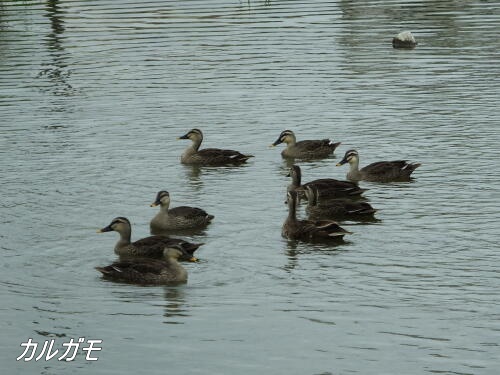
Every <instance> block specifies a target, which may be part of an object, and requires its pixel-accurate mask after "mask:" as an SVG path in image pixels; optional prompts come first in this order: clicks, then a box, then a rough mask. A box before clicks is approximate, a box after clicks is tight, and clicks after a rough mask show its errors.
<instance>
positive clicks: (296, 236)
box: [281, 191, 351, 241]
mask: <svg viewBox="0 0 500 375" xmlns="http://www.w3.org/2000/svg"><path fill="white" fill-rule="evenodd" d="M297 200H298V194H297V192H296V191H289V192H288V193H287V203H288V217H287V218H286V220H285V222H284V223H283V227H282V230H281V235H282V236H283V237H284V238H288V239H290V240H303V241H315V240H316V241H318V240H319V241H321V240H333V239H336V240H341V239H343V237H344V235H346V234H349V233H351V232H349V231H347V230H345V229H344V228H342V227H341V226H339V225H338V224H337V223H336V222H335V221H332V220H317V221H313V220H298V219H297V213H296V210H297Z"/></svg>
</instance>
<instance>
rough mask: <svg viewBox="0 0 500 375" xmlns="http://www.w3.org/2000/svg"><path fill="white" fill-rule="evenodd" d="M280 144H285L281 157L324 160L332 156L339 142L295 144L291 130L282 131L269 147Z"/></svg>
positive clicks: (307, 141)
mask: <svg viewBox="0 0 500 375" xmlns="http://www.w3.org/2000/svg"><path fill="white" fill-rule="evenodd" d="M280 143H286V148H285V149H284V150H283V151H281V156H282V157H284V158H298V159H316V158H326V157H328V156H330V155H331V154H333V152H334V151H335V149H336V148H337V147H338V146H339V145H340V142H332V141H330V140H329V139H321V140H319V139H318V140H304V141H299V142H297V140H296V138H295V134H294V133H293V131H291V130H283V131H282V132H281V134H280V136H279V137H278V139H277V140H276V141H275V142H274V143H273V144H271V145H270V147H275V146H277V145H279V144H280Z"/></svg>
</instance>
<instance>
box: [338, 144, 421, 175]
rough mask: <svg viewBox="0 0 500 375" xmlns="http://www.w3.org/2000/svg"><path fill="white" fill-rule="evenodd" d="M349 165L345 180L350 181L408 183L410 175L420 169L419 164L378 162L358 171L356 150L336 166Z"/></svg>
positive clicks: (348, 153) (402, 161)
mask: <svg viewBox="0 0 500 375" xmlns="http://www.w3.org/2000/svg"><path fill="white" fill-rule="evenodd" d="M345 163H349V166H350V169H349V172H347V179H349V180H351V181H360V180H365V181H373V182H391V181H410V180H411V177H410V175H411V174H412V173H413V171H414V170H415V169H417V168H418V167H420V165H421V164H420V163H408V161H406V160H394V161H379V162H375V163H372V164H370V165H367V166H366V167H363V168H361V169H359V154H358V152H357V151H356V150H349V151H347V152H346V153H345V155H344V158H343V159H342V160H341V161H340V162H338V163H337V166H340V165H343V164H345Z"/></svg>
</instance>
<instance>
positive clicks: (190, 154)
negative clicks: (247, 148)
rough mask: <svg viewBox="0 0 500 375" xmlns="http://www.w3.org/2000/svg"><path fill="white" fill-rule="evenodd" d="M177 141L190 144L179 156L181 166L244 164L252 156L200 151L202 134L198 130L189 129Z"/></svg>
mask: <svg viewBox="0 0 500 375" xmlns="http://www.w3.org/2000/svg"><path fill="white" fill-rule="evenodd" d="M179 139H190V140H191V141H192V144H191V145H190V146H189V147H188V148H187V149H186V150H185V151H184V153H183V154H182V155H181V163H182V164H190V165H199V166H223V165H238V164H243V163H245V162H246V161H247V160H248V159H249V158H251V157H253V155H244V154H242V153H241V152H239V151H235V150H224V149H219V148H205V149H202V150H200V145H201V142H202V141H203V133H202V132H201V130H199V129H191V130H190V131H189V132H187V133H186V134H185V135H183V136H181V137H179Z"/></svg>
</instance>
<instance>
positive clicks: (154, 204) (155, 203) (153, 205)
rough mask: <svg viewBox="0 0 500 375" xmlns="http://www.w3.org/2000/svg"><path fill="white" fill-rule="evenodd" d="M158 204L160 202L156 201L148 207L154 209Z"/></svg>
mask: <svg viewBox="0 0 500 375" xmlns="http://www.w3.org/2000/svg"><path fill="white" fill-rule="evenodd" d="M159 204H160V202H158V201H156V202H153V203H151V204H150V205H149V207H156V206H158V205H159Z"/></svg>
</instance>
